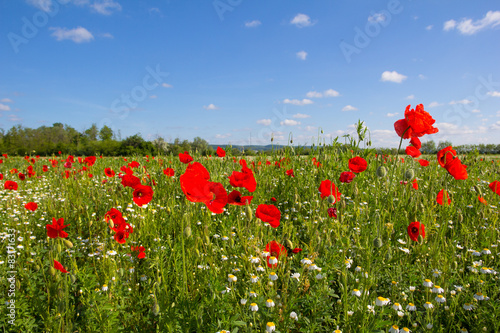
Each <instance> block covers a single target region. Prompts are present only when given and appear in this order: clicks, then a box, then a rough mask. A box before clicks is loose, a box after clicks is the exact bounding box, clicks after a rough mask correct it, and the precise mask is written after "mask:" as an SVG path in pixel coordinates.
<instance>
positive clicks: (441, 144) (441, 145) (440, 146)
mask: <svg viewBox="0 0 500 333" xmlns="http://www.w3.org/2000/svg"><path fill="white" fill-rule="evenodd" d="M448 146H453V144H452V143H451V141H448V140H446V141H439V143H438V146H437V151H440V150H441V149H443V148H446V147H448Z"/></svg>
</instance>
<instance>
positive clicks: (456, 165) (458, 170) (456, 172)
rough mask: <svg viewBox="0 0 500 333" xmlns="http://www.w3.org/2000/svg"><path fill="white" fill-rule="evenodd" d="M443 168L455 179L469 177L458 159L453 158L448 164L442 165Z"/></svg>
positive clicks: (464, 166)
mask: <svg viewBox="0 0 500 333" xmlns="http://www.w3.org/2000/svg"><path fill="white" fill-rule="evenodd" d="M444 168H445V169H446V171H448V173H449V174H450V175H452V176H453V178H455V179H467V178H468V177H469V176H468V175H467V170H466V168H467V166H466V165H463V164H462V162H461V161H460V159H458V158H455V159H453V160H452V161H450V162H447V163H446V164H445V165H444Z"/></svg>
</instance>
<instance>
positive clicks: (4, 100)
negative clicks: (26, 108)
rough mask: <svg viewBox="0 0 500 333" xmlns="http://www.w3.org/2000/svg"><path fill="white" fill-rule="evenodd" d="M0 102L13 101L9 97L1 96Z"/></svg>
mask: <svg viewBox="0 0 500 333" xmlns="http://www.w3.org/2000/svg"><path fill="white" fill-rule="evenodd" d="M0 102H2V103H14V101H13V100H11V99H10V98H2V99H0Z"/></svg>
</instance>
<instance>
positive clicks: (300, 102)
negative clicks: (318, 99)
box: [283, 98, 314, 106]
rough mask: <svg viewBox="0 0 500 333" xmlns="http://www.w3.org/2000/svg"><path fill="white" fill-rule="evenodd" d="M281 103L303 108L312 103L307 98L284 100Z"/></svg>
mask: <svg viewBox="0 0 500 333" xmlns="http://www.w3.org/2000/svg"><path fill="white" fill-rule="evenodd" d="M283 103H285V104H292V105H300V106H303V105H308V104H313V103H314V102H313V101H311V100H310V99H307V98H304V99H303V100H299V99H288V98H286V99H284V100H283Z"/></svg>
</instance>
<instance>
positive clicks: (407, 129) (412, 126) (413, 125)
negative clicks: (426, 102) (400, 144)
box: [394, 104, 439, 139]
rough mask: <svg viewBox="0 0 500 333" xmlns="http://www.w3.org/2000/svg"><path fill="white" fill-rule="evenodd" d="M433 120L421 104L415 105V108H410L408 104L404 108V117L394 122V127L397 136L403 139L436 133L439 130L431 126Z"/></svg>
mask: <svg viewBox="0 0 500 333" xmlns="http://www.w3.org/2000/svg"><path fill="white" fill-rule="evenodd" d="M435 122H436V121H435V120H434V119H433V118H432V117H431V115H430V114H429V113H428V112H427V111H425V110H424V106H423V105H422V104H419V105H417V106H416V108H415V110H414V109H411V110H410V105H408V106H407V107H406V110H405V117H404V118H403V119H400V120H398V121H396V122H395V123H394V129H395V130H396V133H397V134H398V136H400V137H402V138H403V139H410V138H414V137H421V136H423V135H425V134H434V133H437V132H438V131H439V130H438V129H437V128H435V127H433V126H432V125H433V124H434V123H435ZM403 135H404V136H403Z"/></svg>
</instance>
